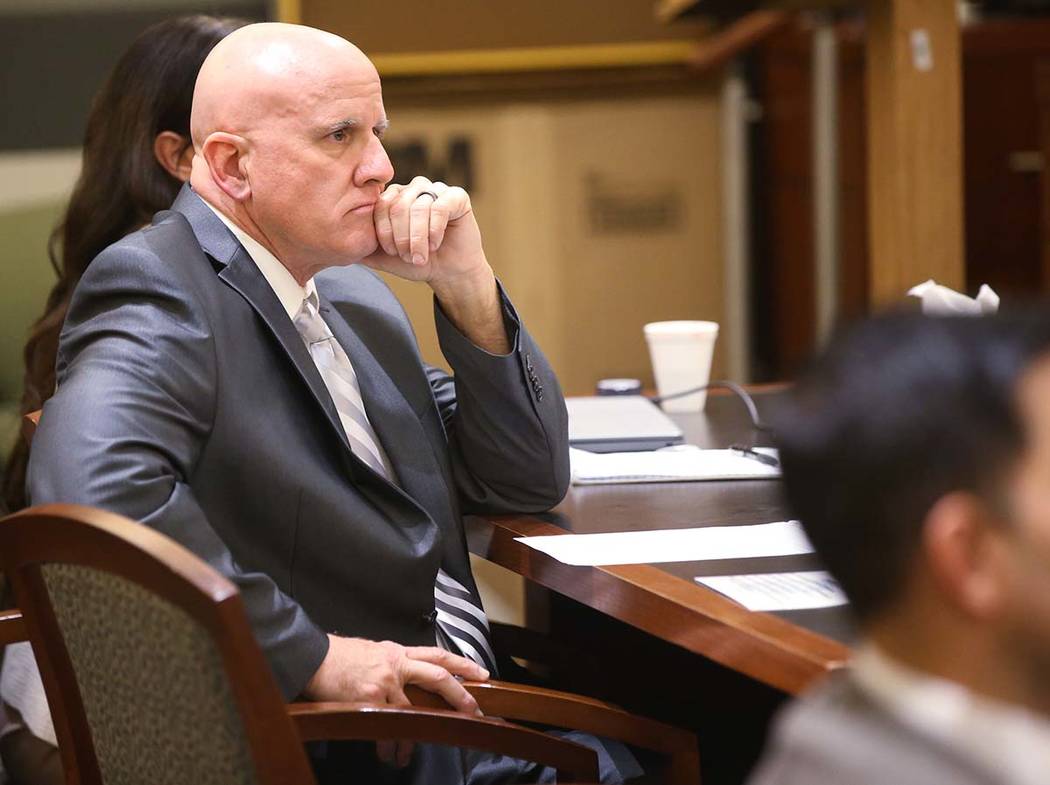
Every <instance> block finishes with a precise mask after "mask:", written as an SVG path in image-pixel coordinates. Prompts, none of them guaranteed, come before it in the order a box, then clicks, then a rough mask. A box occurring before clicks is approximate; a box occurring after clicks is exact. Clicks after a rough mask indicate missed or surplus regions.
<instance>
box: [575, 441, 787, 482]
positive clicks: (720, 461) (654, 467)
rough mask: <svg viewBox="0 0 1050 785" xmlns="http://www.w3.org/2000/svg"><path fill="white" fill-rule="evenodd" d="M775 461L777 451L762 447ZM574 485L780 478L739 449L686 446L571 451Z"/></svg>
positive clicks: (776, 469)
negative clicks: (627, 450) (615, 450)
mask: <svg viewBox="0 0 1050 785" xmlns="http://www.w3.org/2000/svg"><path fill="white" fill-rule="evenodd" d="M756 452H761V453H763V454H765V455H768V456H770V457H772V458H776V457H777V451H776V450H774V449H771V448H767V447H759V448H757V449H756ZM569 463H570V465H571V467H572V482H573V484H574V485H606V484H612V483H629V482H683V481H689V480H753V479H769V478H774V477H779V476H780V468H779V467H778V466H769V465H768V464H765V463H762V462H761V461H758V460H756V459H755V458H749V457H747V456H746V455H743V454H741V453H739V452H737V451H735V450H701V449H699V448H697V447H690V446H683V447H678V448H668V449H663V450H655V451H651V452H610V453H593V452H587V451H585V450H576V449H570V450H569Z"/></svg>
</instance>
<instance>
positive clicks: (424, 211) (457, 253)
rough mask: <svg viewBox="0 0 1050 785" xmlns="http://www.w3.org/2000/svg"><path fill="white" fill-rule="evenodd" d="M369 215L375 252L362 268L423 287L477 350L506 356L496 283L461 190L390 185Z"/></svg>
mask: <svg viewBox="0 0 1050 785" xmlns="http://www.w3.org/2000/svg"><path fill="white" fill-rule="evenodd" d="M372 217H373V220H374V221H375V227H376V237H377V238H378V240H379V248H378V249H377V250H376V252H375V253H374V254H372V255H371V256H369V257H366V258H365V259H363V260H362V262H363V263H364V264H366V265H367V266H369V267H371V268H372V269H374V270H381V271H383V272H388V273H391V274H392V275H396V276H398V277H399V278H405V279H407V280H410V281H424V282H426V283H427V284H429V285H430V288H431V289H433V290H434V295H435V296H436V297H437V299H438V302H439V303H440V304H441V308H442V310H443V311H444V312H445V315H446V316H448V318H449V320H450V321H451V322H452V323H453V324H454V325H456V327H457V328H459V330H460V331H461V332H462V333H463V334H464V335H465V336H466V337H467V338H468V339H470V340H471V341H472V342H473V343H474V344H475V345H476V346H479V347H480V348H482V349H484V350H486V351H488V352H490V353H492V354H507V353H508V352H509V351H510V342H509V340H508V339H507V331H506V328H505V326H504V323H503V309H502V306H501V304H500V298H499V292H498V290H497V287H496V277H495V275H494V274H493V272H492V268H491V267H490V266H489V263H488V260H487V259H486V258H485V251H484V249H483V248H482V246H481V231H480V230H479V229H478V223H477V221H476V220H475V219H474V211H473V210H472V209H471V206H470V196H469V195H468V194H467V192H466V191H464V190H463V189H462V188H459V187H456V186H448V185H445V183H440V182H437V183H435V182H431V181H430V180H428V179H427V178H425V177H416V178H414V179H413V180H412V182H411V183H409V184H408V185H397V184H391V185H388V186H387V188H386V190H385V191H383V193H382V194H381V195H380V197H379V201H378V202H377V203H376V206H375V210H374V212H373V214H372Z"/></svg>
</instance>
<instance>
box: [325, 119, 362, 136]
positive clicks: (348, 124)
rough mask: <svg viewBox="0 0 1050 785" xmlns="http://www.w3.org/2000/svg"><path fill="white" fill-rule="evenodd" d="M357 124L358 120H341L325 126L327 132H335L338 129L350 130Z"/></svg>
mask: <svg viewBox="0 0 1050 785" xmlns="http://www.w3.org/2000/svg"><path fill="white" fill-rule="evenodd" d="M356 126H357V121H356V120H339V121H338V122H335V123H332V124H331V125H327V126H325V128H324V132H325V134H326V135H327V134H334V133H335V132H336V131H348V130H349V129H351V128H354V127H356Z"/></svg>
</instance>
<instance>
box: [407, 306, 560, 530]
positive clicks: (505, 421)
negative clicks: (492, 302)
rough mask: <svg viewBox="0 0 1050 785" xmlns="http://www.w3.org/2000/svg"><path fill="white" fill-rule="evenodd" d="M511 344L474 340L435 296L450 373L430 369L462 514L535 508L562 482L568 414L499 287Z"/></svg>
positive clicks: (555, 496)
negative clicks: (497, 349) (502, 346)
mask: <svg viewBox="0 0 1050 785" xmlns="http://www.w3.org/2000/svg"><path fill="white" fill-rule="evenodd" d="M500 298H501V301H502V304H503V314H504V323H505V324H506V328H507V335H508V337H509V339H510V341H511V346H512V349H511V351H510V353H509V354H506V355H502V356H500V355H494V354H490V353H489V352H486V351H485V350H483V349H481V348H479V347H477V346H475V345H474V344H473V343H471V341H469V340H468V339H467V338H466V337H465V336H464V335H463V334H462V333H460V332H459V330H458V329H456V327H455V326H454V325H453V324H452V323H451V322H450V321H449V320H448V318H447V317H446V316H445V314H444V313H443V312H442V310H441V307H440V305H438V304H437V301H436V300H435V302H434V311H435V319H436V321H437V334H438V341H439V342H440V344H441V350H442V352H443V353H444V355H445V359H446V360H448V363H449V365H450V366H451V368H452V371H453V376H452V377H449V376H448V375H447V374H445V373H444V372H443V371H441V370H439V369H435V368H429V369H428V371H427V373H428V376H429V378H430V384H431V389H432V390H433V391H434V396H435V399H436V400H437V404H438V408H439V410H440V412H441V417H442V420H443V421H444V424H445V431H446V433H447V434H448V440H449V453H450V456H451V461H452V471H453V475H454V477H455V481H456V487H457V491H458V493H459V498H460V503H461V504H462V506H463V511H464V512H467V513H493V514H498V513H510V512H542V511H543V510H548V509H550V508H551V507H553V506H554V505H556V504H557V503H558V502H560V501H561V500H562V498H564V496H565V492H566V490H567V489H568V485H569V436H568V416H567V414H566V411H565V399H564V397H563V396H562V392H561V387H560V386H559V385H558V380H557V379H556V378H555V376H554V371H553V370H552V369H551V367H550V364H549V363H548V362H547V359H546V358H545V357H544V356H543V353H542V352H541V351H540V350H539V347H538V346H537V345H536V343H535V342H534V341H533V340H532V337H531V336H530V335H529V333H528V332H527V331H526V330H525V328H524V327H523V326H522V325H521V321H520V319H519V318H518V315H517V313H516V312H515V310H514V306H513V305H512V304H511V302H510V300H509V299H508V298H507V296H506V294H505V293H504V291H503V288H502V286H501V287H500Z"/></svg>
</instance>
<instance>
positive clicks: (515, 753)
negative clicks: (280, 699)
mask: <svg viewBox="0 0 1050 785" xmlns="http://www.w3.org/2000/svg"><path fill="white" fill-rule="evenodd" d="M438 700H440V699H438ZM288 714H289V716H291V718H292V722H293V723H294V724H295V727H296V730H297V731H298V733H299V738H300V739H302V741H304V742H306V741H322V740H328V741H334V740H368V741H378V740H381V739H404V740H407V741H418V742H427V743H430V744H445V745H449V746H453V747H468V748H471V749H476V750H482V751H484V752H492V753H499V754H503V755H510V756H511V757H514V758H522V759H524V760H530V761H534V762H536V763H540V764H543V765H544V766H552V767H554V768H555V769H557V770H558V775H559V779H561V780H568V779H573V780H578V781H580V782H597V781H598V755H597V754H596V753H595V752H594V750H591V749H589V748H587V747H584V746H583V745H581V744H576V743H575V742H571V741H566V740H565V739H559V738H556V737H554V736H548V735H547V734H545V733H541V732H540V731H536V730H532V729H531V728H523V727H522V726H520V725H514V724H512V723H509V722H506V721H505V720H500V719H492V718H489V717H472V716H470V715H469V714H462V713H460V712H456V711H451V710H450V709H447V708H429V707H420V706H412V707H406V708H401V707H394V706H376V705H373V704H368V703H292V704H290V705H289V706H288Z"/></svg>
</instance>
